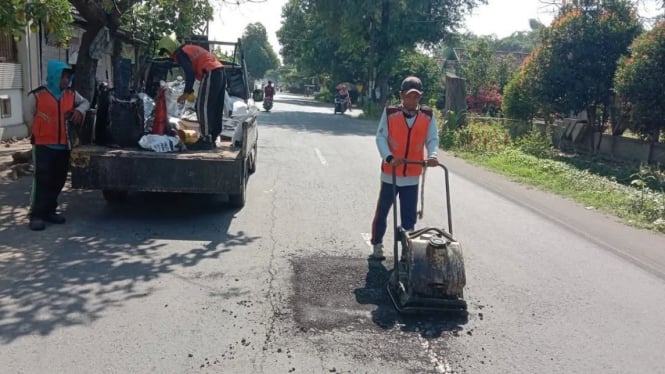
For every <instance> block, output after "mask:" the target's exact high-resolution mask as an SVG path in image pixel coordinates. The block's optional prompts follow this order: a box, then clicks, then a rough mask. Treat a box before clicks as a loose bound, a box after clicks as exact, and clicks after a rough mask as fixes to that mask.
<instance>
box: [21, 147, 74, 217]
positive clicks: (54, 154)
mask: <svg viewBox="0 0 665 374" xmlns="http://www.w3.org/2000/svg"><path fill="white" fill-rule="evenodd" d="M69 154H70V152H69V151H68V150H59V149H52V148H49V147H47V146H45V145H33V146H32V159H33V162H34V164H35V176H34V178H33V180H32V194H31V195H30V218H33V217H34V218H45V217H47V216H48V215H50V214H53V213H55V209H56V208H57V207H58V195H59V194H60V191H62V188H63V187H64V186H65V181H66V180H67V171H68V169H69Z"/></svg>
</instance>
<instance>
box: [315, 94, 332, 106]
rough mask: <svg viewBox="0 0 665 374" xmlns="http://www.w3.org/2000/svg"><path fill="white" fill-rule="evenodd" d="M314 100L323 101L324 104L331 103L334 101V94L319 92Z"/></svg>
mask: <svg viewBox="0 0 665 374" xmlns="http://www.w3.org/2000/svg"><path fill="white" fill-rule="evenodd" d="M314 99H315V100H317V101H322V102H324V103H331V102H332V100H333V97H332V94H331V93H330V92H328V91H323V92H319V93H318V94H316V96H314Z"/></svg>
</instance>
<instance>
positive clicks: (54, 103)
mask: <svg viewBox="0 0 665 374" xmlns="http://www.w3.org/2000/svg"><path fill="white" fill-rule="evenodd" d="M32 92H33V94H34V95H35V100H36V108H37V110H36V112H35V117H34V122H33V125H32V137H33V142H34V144H41V145H55V144H61V145H66V144H67V128H66V126H65V115H66V114H67V113H68V112H71V111H72V110H74V105H75V104H74V102H75V100H76V93H75V92H74V90H72V89H65V90H63V91H62V95H61V96H60V100H57V99H56V98H55V96H53V94H52V93H51V91H49V90H47V89H46V87H39V88H37V89H36V90H34V91H32Z"/></svg>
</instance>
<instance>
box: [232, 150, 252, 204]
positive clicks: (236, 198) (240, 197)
mask: <svg viewBox="0 0 665 374" xmlns="http://www.w3.org/2000/svg"><path fill="white" fill-rule="evenodd" d="M248 178H249V160H247V165H245V168H244V169H243V171H242V182H241V184H242V187H241V190H240V193H237V194H229V205H230V206H231V207H233V208H238V209H240V208H242V207H244V206H245V202H246V201H247V179H248Z"/></svg>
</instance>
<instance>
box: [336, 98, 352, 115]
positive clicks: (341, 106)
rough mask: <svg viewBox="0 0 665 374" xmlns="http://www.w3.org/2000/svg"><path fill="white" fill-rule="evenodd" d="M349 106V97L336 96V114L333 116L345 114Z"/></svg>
mask: <svg viewBox="0 0 665 374" xmlns="http://www.w3.org/2000/svg"><path fill="white" fill-rule="evenodd" d="M348 106H349V97H348V96H339V95H336V96H335V112H334V113H333V114H337V113H341V114H344V112H346V110H347V109H348Z"/></svg>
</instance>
